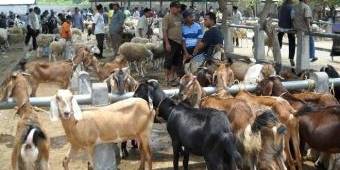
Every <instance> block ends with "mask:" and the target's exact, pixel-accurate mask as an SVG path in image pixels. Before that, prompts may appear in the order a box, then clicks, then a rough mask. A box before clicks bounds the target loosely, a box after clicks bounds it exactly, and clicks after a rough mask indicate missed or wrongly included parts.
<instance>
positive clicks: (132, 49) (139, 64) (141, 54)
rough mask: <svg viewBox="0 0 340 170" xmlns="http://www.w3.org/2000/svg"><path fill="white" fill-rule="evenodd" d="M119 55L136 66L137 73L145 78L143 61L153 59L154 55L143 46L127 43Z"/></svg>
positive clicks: (119, 50)
mask: <svg viewBox="0 0 340 170" xmlns="http://www.w3.org/2000/svg"><path fill="white" fill-rule="evenodd" d="M118 54H119V55H120V56H121V57H123V58H124V59H126V60H127V61H128V62H130V63H134V64H135V68H136V71H137V72H138V74H139V75H141V76H142V77H144V70H143V61H146V60H147V59H149V58H153V53H152V52H151V51H150V50H148V49H147V48H146V47H145V46H144V45H143V44H140V43H132V42H126V43H123V44H122V45H121V46H120V47H119V49H118Z"/></svg>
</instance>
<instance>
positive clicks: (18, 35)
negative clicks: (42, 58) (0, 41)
mask: <svg viewBox="0 0 340 170" xmlns="http://www.w3.org/2000/svg"><path fill="white" fill-rule="evenodd" d="M7 32H8V42H9V44H16V43H21V42H24V39H25V35H24V29H23V28H21V27H12V28H8V29H7Z"/></svg>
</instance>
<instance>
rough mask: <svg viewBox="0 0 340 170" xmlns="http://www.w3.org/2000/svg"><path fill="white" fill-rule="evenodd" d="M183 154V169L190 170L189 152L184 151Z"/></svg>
mask: <svg viewBox="0 0 340 170" xmlns="http://www.w3.org/2000/svg"><path fill="white" fill-rule="evenodd" d="M182 154H183V168H184V170H188V169H189V165H188V164H189V152H188V151H186V150H185V149H184V151H183V153H182Z"/></svg>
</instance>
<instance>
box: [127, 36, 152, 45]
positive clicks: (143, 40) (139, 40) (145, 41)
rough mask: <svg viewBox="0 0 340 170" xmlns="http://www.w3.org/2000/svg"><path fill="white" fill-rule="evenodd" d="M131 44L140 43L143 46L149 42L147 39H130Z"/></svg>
mask: <svg viewBox="0 0 340 170" xmlns="http://www.w3.org/2000/svg"><path fill="white" fill-rule="evenodd" d="M131 42H133V43H142V44H145V43H149V42H151V41H150V40H149V39H147V38H142V37H133V38H132V39H131Z"/></svg>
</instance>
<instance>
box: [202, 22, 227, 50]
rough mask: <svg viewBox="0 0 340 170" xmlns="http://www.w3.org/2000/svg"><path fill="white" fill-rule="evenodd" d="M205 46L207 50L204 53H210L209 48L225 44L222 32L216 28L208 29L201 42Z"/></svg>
mask: <svg viewBox="0 0 340 170" xmlns="http://www.w3.org/2000/svg"><path fill="white" fill-rule="evenodd" d="M201 41H202V42H203V43H204V45H205V49H204V50H203V53H208V50H209V48H213V47H215V46H216V45H217V44H221V45H222V44H223V36H222V33H221V31H220V30H219V29H218V28H217V27H216V26H214V27H211V28H210V29H208V30H207V31H206V32H205V33H204V36H203V38H202V40H201Z"/></svg>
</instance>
